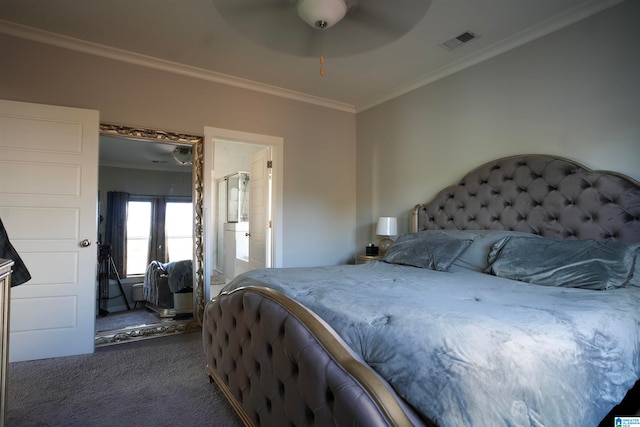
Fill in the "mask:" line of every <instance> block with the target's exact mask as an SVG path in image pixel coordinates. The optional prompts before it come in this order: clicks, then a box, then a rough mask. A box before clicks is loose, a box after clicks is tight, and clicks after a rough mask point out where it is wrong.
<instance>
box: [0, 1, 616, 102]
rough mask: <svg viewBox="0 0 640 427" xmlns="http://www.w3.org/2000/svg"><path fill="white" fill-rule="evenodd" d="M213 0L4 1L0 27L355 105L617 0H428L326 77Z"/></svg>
mask: <svg viewBox="0 0 640 427" xmlns="http://www.w3.org/2000/svg"><path fill="white" fill-rule="evenodd" d="M215 1H216V0H109V1H96V0H93V1H91V0H2V1H0V33H5V34H9V35H14V36H19V37H24V38H27V39H31V40H37V41H41V42H45V43H51V44H54V45H57V46H62V47H66V48H71V49H77V50H81V51H83V52H89V53H94V54H97V55H101V56H106V57H110V58H115V59H120V60H124V61H129V62H134V63H137V64H142V65H147V66H151V67H154V68H159V69H165V70H169V71H172V72H177V73H181V74H186V75H190V76H194V77H198V78H203V79H207V80H211V81H218V82H223V83H226V84H232V85H236V86H241V87H245V88H251V89H254V90H259V91H262V92H266V93H272V94H276V95H279V96H285V97H288V98H293V99H300V100H304V101H307V102H312V103H317V104H320V105H325V106H329V107H333V108H337V109H341V110H345V111H353V112H357V111H362V110H364V109H366V108H369V107H371V106H374V105H377V104H379V103H380V102H384V101H385V100H388V99H391V98H393V97H395V96H398V95H400V94H402V93H405V92H408V91H410V90H412V89H415V88H416V87H419V86H422V85H424V84H427V83H429V82H431V81H434V80H436V79H438V78H441V77H443V76H446V75H448V74H450V73H452V72H455V71H458V70H460V69H463V68H465V67H468V66H470V65H473V64H475V63H478V62H480V61H483V60H485V59H487V58H490V57H492V56H495V55H497V54H500V53H502V52H505V51H507V50H509V49H512V48H514V47H517V46H519V45H521V44H523V43H526V42H528V41H530V40H533V39H535V38H538V37H540V36H542V35H545V34H547V33H549V32H552V31H555V30H557V29H560V28H562V27H564V26H566V25H569V24H571V23H573V22H576V21H578V20H580V19H583V18H585V17H587V16H590V15H592V14H594V13H597V12H599V11H601V10H603V9H606V8H608V7H610V6H612V5H615V4H617V3H619V2H620V1H622V0H433V1H432V2H431V5H430V7H429V8H428V10H427V12H426V14H425V16H424V18H422V20H420V21H419V22H418V24H417V25H416V26H415V27H413V29H412V30H410V31H409V32H408V33H407V34H405V35H404V36H402V37H400V38H399V39H397V40H395V41H393V42H391V43H389V44H387V45H384V46H382V47H380V48H378V49H375V50H372V51H369V52H366V53H361V54H357V55H352V56H347V57H330V56H326V57H325V65H324V68H325V75H324V76H320V73H319V68H320V66H319V60H318V57H315V56H312V57H304V56H294V55H288V54H284V53H280V52H278V51H276V50H272V49H268V48H265V47H264V46H263V45H261V44H259V43H256V42H253V41H252V40H251V39H250V38H248V37H245V36H244V35H243V34H240V33H239V32H238V31H236V30H235V29H234V27H232V26H231V25H230V24H229V23H228V22H226V21H225V20H224V19H223V18H222V16H221V14H220V13H219V12H218V10H217V9H216V7H215V5H214V2H215ZM242 1H244V0H237V2H242ZM265 1H266V0H265ZM282 1H292V0H282ZM359 1H360V3H365V2H366V1H368V0H359ZM424 1H425V2H428V1H429V0H424ZM289 7H292V8H294V7H295V5H294V4H291V5H289ZM389 7H390V8H397V7H402V0H393V1H391V0H389ZM396 10H397V9H396ZM296 18H297V16H296ZM267 21H268V20H267V19H266V18H265V22H267ZM276 25H277V24H276ZM337 25H340V23H338V24H337ZM336 28H337V26H336ZM466 30H469V31H472V32H474V33H476V34H478V35H479V36H480V37H479V38H477V39H476V40H473V41H471V42H469V43H467V44H464V45H462V46H461V47H459V48H457V49H455V50H452V51H448V50H446V49H444V48H442V47H440V46H439V44H440V43H442V42H443V41H445V40H447V39H449V38H451V37H454V36H457V35H458V34H460V33H462V32H464V31H466ZM327 31H331V29H328V30H327ZM326 34H327V35H326V36H325V37H326V38H327V40H328V39H329V35H328V34H329V33H326Z"/></svg>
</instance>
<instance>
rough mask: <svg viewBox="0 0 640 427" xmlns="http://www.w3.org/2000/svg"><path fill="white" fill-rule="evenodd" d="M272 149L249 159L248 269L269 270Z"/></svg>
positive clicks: (267, 149)
mask: <svg viewBox="0 0 640 427" xmlns="http://www.w3.org/2000/svg"><path fill="white" fill-rule="evenodd" d="M270 161H271V148H270V147H267V148H264V149H262V150H260V151H258V152H256V153H254V154H253V155H251V158H250V159H249V173H250V175H249V270H255V269H256V268H264V267H271V231H272V229H271V226H272V221H271V165H270Z"/></svg>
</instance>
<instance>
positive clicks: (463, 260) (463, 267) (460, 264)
mask: <svg viewBox="0 0 640 427" xmlns="http://www.w3.org/2000/svg"><path fill="white" fill-rule="evenodd" d="M458 232H460V231H458ZM463 232H464V233H467V235H468V236H469V238H472V239H473V242H472V243H471V245H470V246H469V247H468V248H467V249H466V250H465V251H464V252H462V254H461V255H460V256H459V257H458V258H456V260H455V261H453V264H452V265H451V267H450V268H449V271H451V272H455V271H478V272H481V273H483V272H485V270H486V269H487V267H489V252H490V251H491V248H492V247H493V245H494V244H496V243H497V242H498V241H500V240H502V239H504V238H505V237H509V236H531V234H530V233H525V232H520V231H509V230H465V231H463Z"/></svg>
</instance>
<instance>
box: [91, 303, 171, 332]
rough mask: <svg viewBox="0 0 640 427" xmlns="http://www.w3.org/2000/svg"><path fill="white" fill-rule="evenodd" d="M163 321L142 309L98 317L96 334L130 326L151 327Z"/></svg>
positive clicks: (147, 310)
mask: <svg viewBox="0 0 640 427" xmlns="http://www.w3.org/2000/svg"><path fill="white" fill-rule="evenodd" d="M161 321H162V319H161V318H160V316H159V315H158V314H156V313H154V312H153V311H151V310H149V309H148V308H144V307H140V308H136V309H132V310H126V311H117V312H115V313H109V314H108V315H106V316H98V317H96V332H100V331H112V330H114V329H123V328H127V327H129V326H140V325H151V324H154V323H160V322H161Z"/></svg>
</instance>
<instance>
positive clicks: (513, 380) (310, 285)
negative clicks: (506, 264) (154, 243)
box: [225, 262, 640, 427]
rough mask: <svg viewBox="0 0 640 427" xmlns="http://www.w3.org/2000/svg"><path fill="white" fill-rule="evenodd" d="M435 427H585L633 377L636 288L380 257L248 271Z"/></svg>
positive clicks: (637, 337) (638, 372)
mask: <svg viewBox="0 0 640 427" xmlns="http://www.w3.org/2000/svg"><path fill="white" fill-rule="evenodd" d="M250 285H257V286H267V287H270V288H272V289H275V290H278V291H280V292H282V293H284V294H286V295H288V296H290V297H292V298H294V299H295V300H297V301H299V302H301V303H302V304H304V305H305V306H307V307H309V308H310V309H311V310H313V311H314V312H315V313H316V314H318V315H319V316H320V317H322V318H323V319H324V320H325V321H327V322H328V323H329V324H330V325H331V326H332V327H333V328H334V329H335V330H336V331H337V332H338V333H339V334H340V335H341V336H342V338H343V339H344V340H345V341H346V342H347V343H348V344H349V345H350V346H351V348H352V349H353V350H355V351H356V353H358V354H359V355H360V356H361V357H362V358H363V359H364V360H365V361H366V362H367V363H368V364H369V365H371V366H372V367H373V368H374V369H375V370H376V371H378V372H379V373H380V374H381V375H382V376H383V377H384V378H386V379H387V381H388V382H389V383H390V384H391V385H392V386H393V387H394V388H395V389H396V391H397V392H398V394H400V395H401V396H402V397H403V398H404V399H405V400H407V401H408V402H409V403H410V404H411V405H413V406H414V407H415V408H416V409H417V410H418V411H419V412H420V413H422V414H424V415H425V416H426V417H427V418H429V419H431V420H433V421H435V422H436V423H438V424H439V425H440V426H442V427H446V426H462V425H465V426H501V425H504V426H507V425H508V426H560V425H563V426H567V425H575V426H597V425H598V423H599V422H600V421H601V419H602V418H604V416H605V415H606V414H607V413H608V412H609V411H610V410H611V409H612V408H613V407H614V406H615V405H616V404H617V403H619V402H620V401H621V400H622V399H623V397H624V395H625V394H626V392H627V390H628V389H630V388H631V387H632V386H633V385H634V383H635V382H636V380H638V378H640V288H638V287H627V288H622V289H615V290H610V291H593V290H583V289H569V288H555V287H548V286H537V285H531V284H526V283H523V282H516V281H512V280H507V279H501V278H497V277H494V276H491V275H488V274H481V273H473V272H457V273H448V272H437V271H432V270H428V269H420V268H414V267H405V266H399V265H391V264H386V263H383V262H378V263H371V264H365V265H356V266H332V267H314V268H287V269H266V270H254V271H250V272H248V273H245V274H243V275H241V276H239V277H238V278H236V279H235V280H234V281H233V282H232V283H230V284H229V285H228V286H227V287H226V288H225V290H231V289H233V288H235V287H239V286H250Z"/></svg>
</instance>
